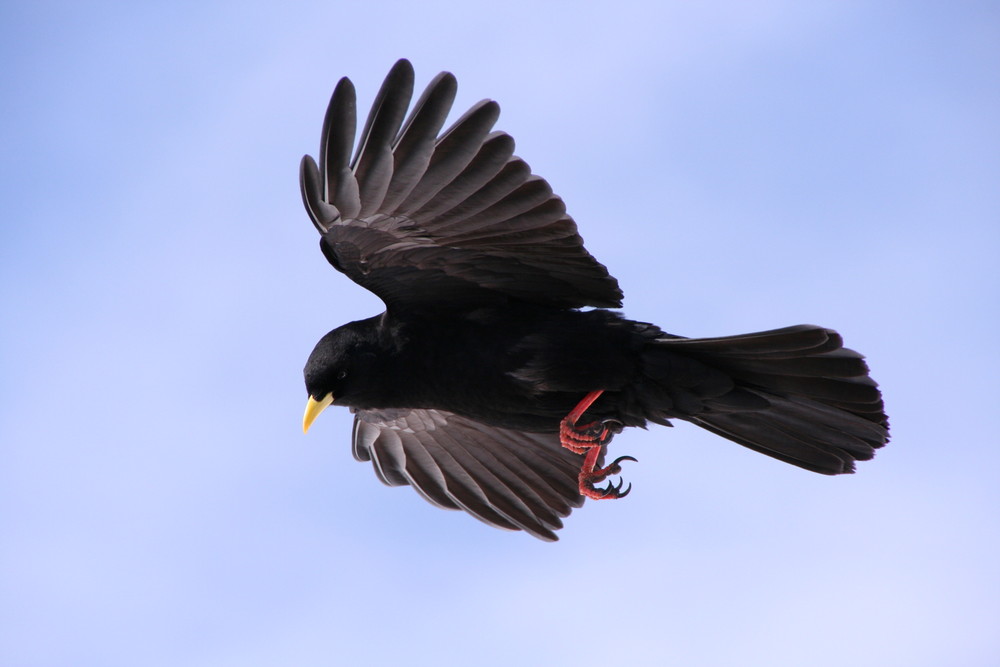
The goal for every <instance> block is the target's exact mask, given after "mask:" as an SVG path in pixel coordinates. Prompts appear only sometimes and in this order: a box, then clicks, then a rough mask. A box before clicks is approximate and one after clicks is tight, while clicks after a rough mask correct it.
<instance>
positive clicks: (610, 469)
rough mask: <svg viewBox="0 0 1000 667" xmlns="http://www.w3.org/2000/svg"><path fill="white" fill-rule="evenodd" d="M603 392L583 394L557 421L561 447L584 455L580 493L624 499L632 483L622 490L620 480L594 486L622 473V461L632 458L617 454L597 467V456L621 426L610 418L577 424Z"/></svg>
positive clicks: (598, 498)
mask: <svg viewBox="0 0 1000 667" xmlns="http://www.w3.org/2000/svg"><path fill="white" fill-rule="evenodd" d="M603 393H604V390H603V389H598V390H596V391H592V392H590V393H589V394H587V395H586V396H584V397H583V400H582V401H580V402H579V403H578V404H577V406H576V407H575V408H573V410H572V411H571V412H570V413H569V414H568V415H566V417H565V418H564V419H563V420H562V421H561V422H559V441H560V442H561V443H562V446H563V447H565V448H567V449H569V450H571V451H574V452H576V453H577V454H586V457H585V458H584V460H583V465H582V466H581V467H580V475H579V483H580V493H581V494H582V495H584V496H587V497H588V498H593V499H595V500H604V499H609V498H624V497H625V496H627V495H628V493H629V491H631V490H632V485H631V484H629V485H628V487H627V488H626V489H625V490H624V491H622V485H623V484H624V483H625V482H624V481H619V482H618V484H617V485H614V484H612V483H611V482H608V486H607V487H605V488H603V489H601V488H597V487H596V486H594V485H595V484H597V483H599V482H603V481H604V480H605V479H606V478H607V477H608V475H617V474H619V473H620V472H621V470H622V468H621V465H620V464H621V462H622V461H635V459H634V458H632V457H631V456H619V457H618V458H617V459H615V460H614V461H612V462H611V464H610V465H607V466H605V467H603V468H597V469H596V470H595V467H596V466H597V459H599V458H600V456H601V452H602V451H604V446H605V445H606V444H607V442H608V441H609V440H610V439H611V436H613V435H615V434H616V433H621V430H622V425H621V423H620V422H617V421H615V420H613V419H606V420H604V421H600V422H597V421H595V422H590V423H587V424H577V422H578V421H579V420H580V417H582V416H583V413H585V412H586V411H587V408H589V407H590V406H591V405H592V404H593V403H594V401H596V400H597V398H598V397H599V396H600V395H601V394H603Z"/></svg>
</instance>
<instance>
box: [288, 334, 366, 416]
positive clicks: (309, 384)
mask: <svg viewBox="0 0 1000 667" xmlns="http://www.w3.org/2000/svg"><path fill="white" fill-rule="evenodd" d="M376 338H377V337H376V336H375V332H374V330H373V326H372V322H371V320H362V321H360V322H351V323H349V324H345V325H344V326H342V327H339V328H337V329H334V330H333V331H331V332H330V333H328V334H326V335H325V336H323V337H322V338H321V339H320V340H319V342H318V343H316V347H315V348H313V351H312V354H310V355H309V360H308V361H307V362H306V367H305V369H304V370H303V373H304V375H305V380H306V391H307V392H308V393H309V400H308V402H307V404H306V412H305V415H304V416H303V418H302V430H303V431H304V432H306V431H308V430H309V426H310V425H311V424H312V423H313V420H315V419H316V417H317V416H319V413H321V412H322V411H323V410H325V409H326V408H327V407H329V406H330V405H332V404H333V403H334V402H336V404H337V405H347V406H354V407H363V404H364V402H365V395H366V393H367V390H368V385H370V384H371V381H372V377H373V375H374V374H375V368H374V366H375V362H376V360H377V354H376V350H377V348H376V344H377V343H376Z"/></svg>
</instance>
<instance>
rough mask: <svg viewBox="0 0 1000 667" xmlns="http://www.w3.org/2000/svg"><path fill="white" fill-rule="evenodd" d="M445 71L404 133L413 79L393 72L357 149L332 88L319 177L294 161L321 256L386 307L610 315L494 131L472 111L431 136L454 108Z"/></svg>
mask: <svg viewBox="0 0 1000 667" xmlns="http://www.w3.org/2000/svg"><path fill="white" fill-rule="evenodd" d="M456 88H457V83H456V81H455V77H454V76H453V75H451V74H450V73H448V72H442V73H441V74H439V75H438V76H437V77H435V78H434V80H433V81H432V82H431V83H430V85H429V86H428V87H427V90H425V91H424V93H423V95H422V96H421V97H420V99H419V100H418V101H417V103H416V105H415V106H414V107H413V111H412V112H411V113H410V115H409V117H408V118H407V119H406V122H405V123H404V122H403V118H404V115H405V113H406V110H407V107H408V106H409V103H410V98H411V96H412V94H413V67H412V65H410V63H409V62H408V61H406V60H400V61H398V62H397V63H396V64H395V65H394V66H393V68H392V70H391V71H390V72H389V75H388V76H387V77H386V79H385V82H384V83H383V84H382V89H381V90H380V91H379V94H378V96H377V97H376V99H375V103H374V105H373V106H372V110H371V113H370V114H369V116H368V120H367V121H366V123H365V128H364V131H363V132H362V133H361V139H360V140H359V141H358V147H357V151H356V152H355V153H354V158H353V159H351V149H352V147H353V144H354V133H355V126H356V116H357V106H356V98H355V92H354V85H353V84H352V83H351V81H350V80H349V79H347V78H344V79H341V80H340V82H339V83H338V84H337V87H336V89H335V90H334V93H333V97H332V99H331V100H330V106H329V108H328V109H327V113H326V118H325V120H324V122H323V135H322V139H321V144H320V153H319V165H317V164H316V162H315V161H313V159H312V158H311V157H310V156H308V155H306V156H305V157H303V158H302V167H301V173H300V183H301V186H302V199H303V201H304V203H305V206H306V210H307V211H308V212H309V216H310V217H311V218H312V221H313V224H314V225H316V228H317V229H318V230H319V231H320V233H321V234H322V235H323V238H322V241H321V244H320V245H321V247H322V249H323V253H324V255H326V257H327V259H328V260H329V261H330V263H331V264H333V266H334V267H336V268H337V269H338V270H340V271H343V272H344V273H345V274H347V275H348V276H349V277H350V278H351V279H352V280H353V281H355V282H356V283H358V284H359V285H361V286H363V287H365V288H367V289H369V290H371V291H372V292H374V293H375V294H376V295H378V296H379V297H380V298H381V299H382V300H383V301H384V302H385V303H386V305H387V306H388V307H389V308H390V309H395V310H400V309H405V308H416V307H420V306H421V305H427V304H434V305H438V306H442V305H446V304H449V303H451V304H462V303H479V302H484V301H486V302H489V301H491V300H496V299H505V298H510V297H513V298H516V299H521V300H525V301H531V302H536V303H542V304H547V305H554V306H563V307H571V308H576V307H582V306H599V307H618V306H621V299H622V292H621V290H620V289H619V288H618V283H617V281H616V280H615V279H614V278H612V277H611V276H610V275H609V274H608V270H607V269H606V268H605V267H604V266H603V265H602V264H600V263H599V262H598V261H597V260H596V259H594V258H593V257H592V256H591V255H590V253H588V252H587V250H586V249H585V248H584V247H583V239H581V238H580V235H579V234H578V233H577V228H576V223H574V222H573V219H572V218H571V217H569V216H568V215H567V214H566V207H565V205H564V204H563V202H562V200H561V199H560V198H559V197H557V196H555V195H554V194H553V193H552V189H551V188H550V187H549V185H548V183H546V182H545V180H544V179H542V178H540V177H539V176H535V175H533V174H532V173H531V169H530V168H529V167H528V165H527V164H526V163H525V162H524V161H523V160H521V159H520V158H518V157H516V156H515V155H514V154H513V153H514V140H513V139H512V138H511V137H510V135H508V134H505V133H503V132H491V129H492V127H493V124H494V123H495V122H496V120H497V118H498V116H499V114H500V107H499V106H498V105H497V103H496V102H493V101H492V100H483V101H481V102H479V103H478V104H476V105H474V106H473V107H472V108H471V109H469V110H468V111H467V112H466V113H465V114H464V115H463V116H462V117H461V118H459V119H458V121H456V122H455V124H454V125H452V126H451V127H450V128H449V129H448V130H447V131H445V132H444V133H443V134H441V135H440V136H438V132H440V130H441V127H442V126H443V125H444V121H445V119H446V118H447V116H448V112H449V111H450V109H451V105H452V102H453V101H454V98H455V91H456Z"/></svg>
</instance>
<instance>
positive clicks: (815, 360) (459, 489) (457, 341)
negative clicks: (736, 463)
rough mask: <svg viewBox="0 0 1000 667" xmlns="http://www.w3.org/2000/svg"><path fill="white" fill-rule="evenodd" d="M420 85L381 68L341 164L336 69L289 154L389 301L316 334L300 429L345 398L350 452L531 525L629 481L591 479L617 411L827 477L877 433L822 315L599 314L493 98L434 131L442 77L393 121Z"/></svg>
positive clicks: (360, 270)
mask: <svg viewBox="0 0 1000 667" xmlns="http://www.w3.org/2000/svg"><path fill="white" fill-rule="evenodd" d="M413 79H414V77H413V67H412V66H411V65H410V63H409V62H408V61H406V60H400V61H399V62H397V63H396V64H395V65H394V66H393V68H392V70H391V71H390V72H389V75H388V76H387V77H386V79H385V82H384V83H383V84H382V88H381V90H380V91H379V93H378V96H377V97H376V99H375V102H374V104H373V105H372V110H371V113H370V114H369V115H368V119H367V121H366V122H365V127H364V130H363V131H362V132H361V139H360V141H359V142H358V147H357V149H356V150H355V151H354V155H353V158H352V156H351V153H352V148H353V145H354V137H355V125H356V98H355V91H354V86H353V84H352V83H351V82H350V80H349V79H347V78H343V79H341V80H340V82H339V83H338V84H337V87H336V89H335V90H334V93H333V97H332V99H331V100H330V106H329V108H328V109H327V112H326V118H325V120H324V122H323V133H322V139H321V143H320V151H319V161H318V164H317V162H316V161H314V160H313V159H312V158H311V157H309V156H308V155H307V156H305V157H304V158H303V159H302V165H301V174H300V179H301V185H302V198H303V201H304V202H305V206H306V210H307V211H308V213H309V217H310V218H312V221H313V224H314V225H315V226H316V229H317V230H319V233H320V235H321V239H320V248H321V249H322V251H323V254H324V255H325V256H326V258H327V260H329V262H330V263H331V264H333V266H334V268H336V269H337V270H338V271H341V272H343V273H345V274H347V276H348V277H349V278H350V279H351V280H353V281H354V282H356V283H358V284H359V285H361V286H362V287H364V288H366V289H369V290H371V291H372V292H374V293H375V294H376V295H377V296H379V297H380V298H381V299H382V301H384V302H385V306H386V310H385V312H384V313H382V314H381V315H378V316H376V317H372V318H369V319H366V320H361V321H358V322H351V323H349V324H345V325H344V326H342V327H339V328H337V329H334V330H333V331H331V332H330V333H328V334H327V335H325V336H323V338H322V339H321V340H320V341H319V343H318V344H317V345H316V348H315V349H314V350H313V352H312V354H311V355H310V356H309V360H308V362H307V363H306V366H305V383H306V389H307V391H308V393H309V401H308V405H307V407H306V412H305V417H304V420H303V428H304V429H306V430H307V429H308V428H309V425H310V424H311V423H312V422H313V420H314V419H315V418H316V416H317V415H318V414H319V413H320V412H321V411H322V410H323V409H325V408H326V407H327V406H329V405H342V406H346V407H349V408H350V409H351V411H352V412H353V413H354V433H353V448H354V457H355V458H356V459H358V460H361V461H371V462H372V464H373V466H374V467H375V472H376V474H377V475H378V477H379V479H381V480H382V481H383V482H385V483H386V484H390V485H394V486H395V485H404V484H409V485H411V486H413V488H415V489H416V490H417V491H418V492H419V493H420V494H421V495H422V496H424V497H425V498H426V499H427V500H429V501H431V502H432V503H434V504H436V505H438V506H441V507H446V508H450V509H463V510H465V511H466V512H468V513H469V514H472V515H473V516H475V517H476V518H478V519H481V520H482V521H485V522H486V523H489V524H492V525H494V526H498V527H501V528H507V529H511V530H525V531H527V532H528V533H530V534H532V535H534V536H536V537H539V538H542V539H546V540H555V539H556V536H555V534H554V533H553V531H555V530H557V529H559V528H561V527H562V521H561V518H562V517H565V516H567V515H568V514H569V513H570V511H571V510H572V508H574V507H580V506H581V505H582V503H583V500H584V497H585V496H586V497H591V498H597V499H600V498H617V497H621V496H624V495H625V494H626V493H628V488H626V489H625V490H624V491H623V490H622V484H621V482H619V483H618V484H617V485H612V484H610V483H609V484H608V486H607V487H605V488H599V487H597V486H596V485H597V484H598V483H600V482H602V481H603V480H605V479H606V478H607V477H608V476H609V475H615V474H618V473H619V472H620V463H621V462H622V460H633V461H634V460H635V459H632V458H631V457H619V458H618V459H616V460H615V461H613V462H612V463H610V464H608V465H604V462H603V459H604V455H605V453H606V450H607V445H608V443H609V442H610V440H611V438H612V436H613V435H614V434H615V433H618V432H619V431H620V430H621V429H622V428H624V427H627V426H644V425H646V424H647V422H653V423H656V424H663V425H667V426H669V425H670V422H669V420H670V419H673V418H677V419H684V420H687V421H689V422H692V423H694V424H697V425H698V426H701V427H702V428H705V429H707V430H709V431H711V432H713V433H716V434H718V435H721V436H723V437H725V438H729V439H730V440H733V441H735V442H738V443H739V444H741V445H744V446H745V447H749V448H751V449H753V450H756V451H758V452H761V453H764V454H767V455H768V456H772V457H774V458H776V459H780V460H782V461H786V462H788V463H791V464H793V465H796V466H799V467H802V468H805V469H806V470H812V471H814V472H819V473H824V474H828V475H836V474H840V473H848V472H853V470H854V462H855V461H864V460H867V459H870V458H872V456H873V455H874V452H875V449H877V448H879V447H881V446H882V445H884V444H885V443H886V441H887V440H888V420H887V418H886V415H885V412H884V410H883V404H882V397H881V395H880V393H879V390H878V387H877V385H876V383H875V382H874V381H873V380H872V379H871V378H870V377H869V376H868V367H867V366H866V364H865V362H864V360H863V358H862V356H861V355H860V354H858V353H857V352H854V351H853V350H849V349H847V348H845V347H843V345H842V341H841V338H840V335H839V334H837V332H835V331H833V330H832V329H827V328H825V327H820V326H813V325H799V326H792V327H787V328H784V329H776V330H773V331H763V332H759V333H751V334H744V335H741V336H729V337H724V338H700V339H691V338H683V337H680V336H675V335H671V334H667V333H664V332H663V331H661V330H660V329H659V328H657V327H656V326H654V325H652V324H646V323H643V322H633V321H631V320H628V319H625V318H624V317H623V316H622V315H621V314H619V313H617V312H614V311H610V310H604V309H606V308H618V307H620V306H621V305H622V292H621V290H620V289H619V287H618V283H617V281H616V280H615V279H614V278H612V277H611V276H610V275H609V274H608V271H607V269H606V268H605V267H604V266H603V265H602V264H600V263H599V262H598V261H597V260H595V259H594V258H593V257H592V256H591V255H590V253H588V252H587V251H586V250H585V249H584V247H583V240H582V239H581V238H580V236H579V234H578V233H577V227H576V224H575V223H574V222H573V219H572V218H570V216H569V215H567V214H566V207H565V206H564V204H563V202H562V200H561V199H559V198H558V197H557V196H555V195H554V194H553V193H552V189H551V188H550V187H549V185H548V183H546V182H545V180H544V179H542V178H540V177H539V176H536V175H534V174H532V173H531V170H530V168H529V167H528V165H527V164H526V163H525V162H524V161H523V160H521V159H520V158H519V157H517V156H515V155H514V140H513V139H512V138H511V137H510V136H509V135H507V134H505V133H503V132H497V131H493V129H492V128H493V125H494V123H495V122H496V120H497V117H498V116H499V113H500V108H499V106H498V105H497V103H496V102H494V101H492V100H483V101H481V102H479V103H478V104H476V105H474V106H473V107H472V108H471V109H469V110H468V111H467V112H466V113H465V114H464V115H463V116H462V117H461V118H459V119H458V120H457V121H456V122H455V123H454V124H453V125H452V126H451V127H450V128H449V129H447V130H446V131H444V132H443V133H441V134H439V133H440V132H441V128H442V126H443V125H444V122H445V119H446V117H447V115H448V112H449V111H450V109H451V105H452V102H453V101H454V97H455V91H456V87H457V84H456V81H455V77H454V76H453V75H452V74H450V73H448V72H442V73H441V74H439V75H438V76H437V77H435V78H434V80H433V81H432V82H431V83H430V85H429V86H428V87H427V89H426V90H425V91H424V93H423V95H422V96H421V97H420V99H419V100H418V101H417V103H416V105H415V106H414V107H413V110H412V111H411V112H410V114H409V116H406V111H407V108H408V107H409V104H410V99H411V96H412V94H413ZM587 307H592V308H593V309H590V310H581V309H583V308H587ZM629 488H630V487H629Z"/></svg>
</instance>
